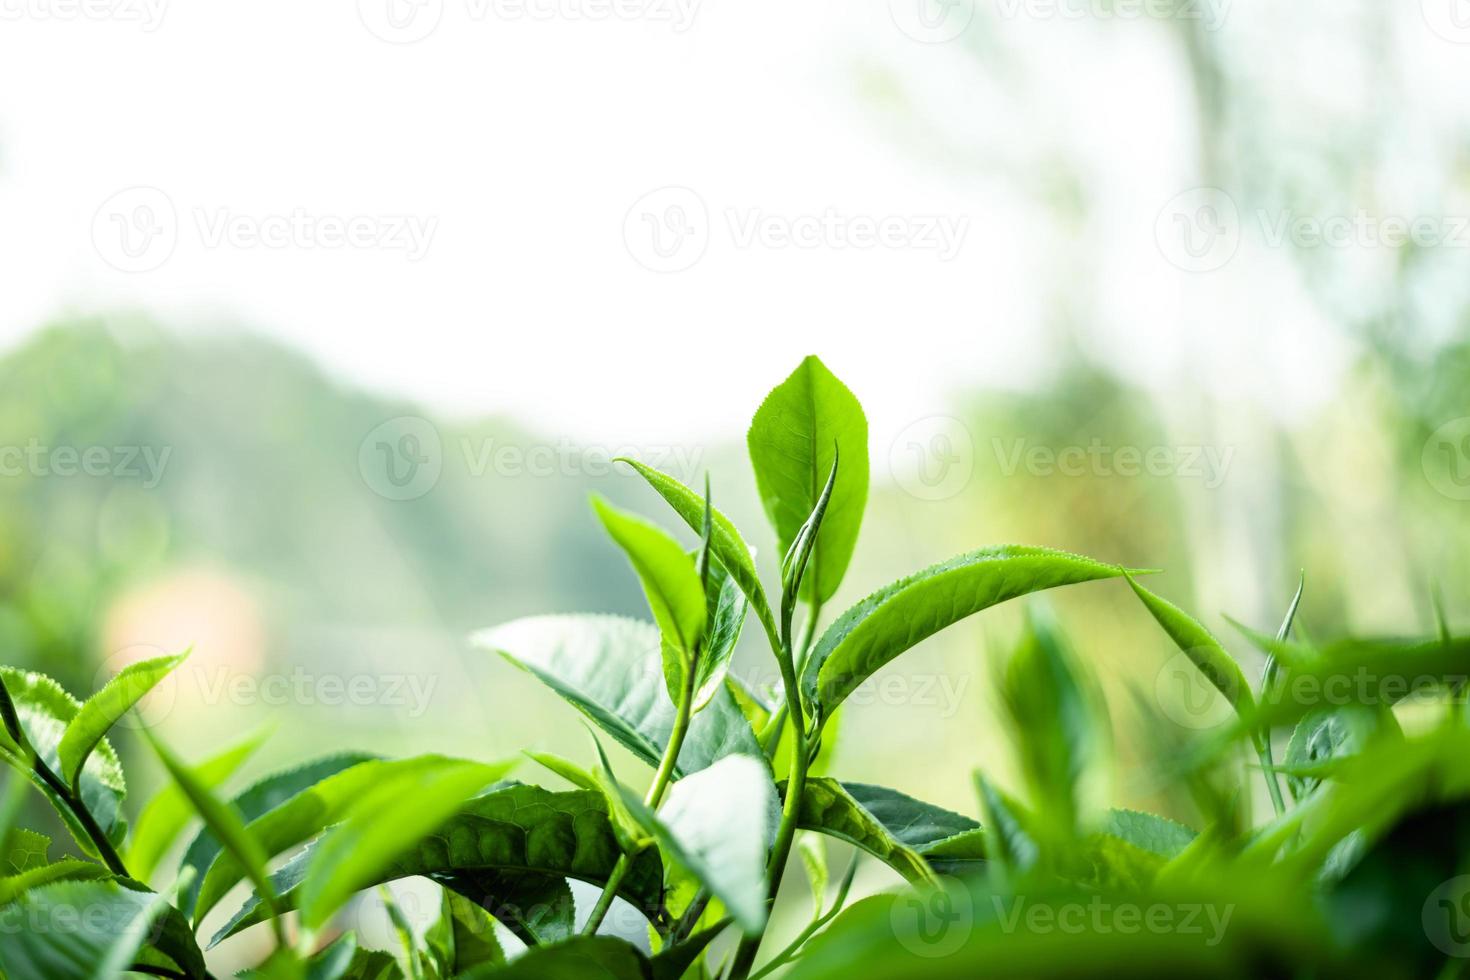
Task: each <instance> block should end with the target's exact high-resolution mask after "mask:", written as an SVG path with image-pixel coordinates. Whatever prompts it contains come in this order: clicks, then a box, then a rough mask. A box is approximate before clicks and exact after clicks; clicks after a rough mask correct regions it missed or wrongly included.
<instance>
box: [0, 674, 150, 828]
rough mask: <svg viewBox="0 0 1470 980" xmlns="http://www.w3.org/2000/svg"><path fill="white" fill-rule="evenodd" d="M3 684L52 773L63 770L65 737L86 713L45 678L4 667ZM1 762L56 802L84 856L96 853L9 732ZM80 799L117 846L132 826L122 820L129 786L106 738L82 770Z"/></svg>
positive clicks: (0, 744) (3, 736) (0, 741)
mask: <svg viewBox="0 0 1470 980" xmlns="http://www.w3.org/2000/svg"><path fill="white" fill-rule="evenodd" d="M0 681H3V683H4V687H5V689H6V690H7V691H8V692H9V700H10V701H11V704H12V705H13V707H14V709H15V712H16V718H17V720H18V722H19V724H20V725H21V727H22V729H23V730H24V731H25V734H26V738H27V739H28V740H29V741H30V743H31V746H32V748H34V749H35V750H36V752H37V754H38V755H39V756H40V757H41V759H42V760H43V761H45V763H46V765H47V766H49V767H50V768H51V770H52V772H59V771H60V769H61V757H60V754H59V749H60V746H61V739H62V737H63V736H64V735H65V733H66V728H67V726H68V725H69V724H71V722H72V719H74V718H75V717H76V716H77V712H78V711H80V710H81V705H80V704H79V703H78V702H77V700H76V699H75V698H73V697H72V696H71V695H70V694H67V693H66V691H64V690H62V688H61V685H59V684H57V683H56V682H55V681H54V680H52V679H51V678H49V677H47V676H45V675H44V674H36V673H31V672H29V671H20V670H15V669H13V668H10V667H0ZM0 749H3V750H4V751H0V758H3V759H4V760H5V761H7V762H9V763H10V764H11V765H13V766H14V767H15V768H16V769H17V770H19V771H21V772H22V773H24V774H25V776H26V778H28V779H29V780H30V781H31V782H32V783H33V784H35V786H36V788H37V789H39V790H40V791H41V792H42V794H44V795H45V796H46V798H47V799H48V800H49V801H50V802H51V805H52V806H53V807H54V808H55V809H56V811H57V812H58V813H59V814H60V815H61V818H62V820H63V821H64V822H65V823H66V826H67V829H68V830H69V831H71V835H72V837H73V838H75V840H76V842H77V846H78V847H80V848H81V849H82V850H83V852H84V853H86V854H89V855H94V856H95V855H96V849H95V847H94V846H93V844H92V839H91V837H89V836H88V834H87V832H86V831H85V830H84V829H83V828H82V827H81V825H80V824H78V822H77V820H76V817H75V816H74V815H73V814H72V812H71V810H70V808H68V807H67V806H66V804H65V803H63V802H62V801H61V798H60V797H58V796H57V795H56V792H55V791H54V790H53V789H52V788H51V787H50V786H49V785H47V784H46V782H45V780H43V779H42V778H41V777H40V776H39V775H37V774H36V772H35V770H34V769H32V768H31V766H30V764H29V762H27V761H26V760H24V759H21V758H20V756H19V749H18V747H17V746H16V745H15V743H14V741H13V740H11V738H10V736H9V735H8V734H7V733H4V732H0ZM79 784H80V789H81V799H82V802H83V803H84V804H85V805H86V807H87V810H88V811H89V812H90V813H91V814H92V818H93V819H94V820H96V821H97V825H98V826H99V827H101V828H102V832H103V833H104V834H106V835H107V837H108V839H109V840H111V841H112V842H113V843H117V842H118V841H120V840H121V839H122V837H123V836H124V835H125V833H126V830H127V822H126V820H124V819H123V816H122V801H123V798H124V797H125V796H126V795H127V782H126V781H125V780H124V779H123V771H122V766H121V764H120V763H119V762H118V759H117V753H116V752H114V751H113V749H112V746H111V745H110V744H108V742H107V740H106V739H105V738H104V739H102V740H101V741H100V742H99V743H98V745H97V748H96V749H95V750H94V751H93V752H92V754H91V756H90V758H88V759H87V761H86V763H85V764H84V765H83V766H82V773H81V779H80V780H79Z"/></svg>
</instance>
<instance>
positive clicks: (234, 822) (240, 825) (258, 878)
mask: <svg viewBox="0 0 1470 980" xmlns="http://www.w3.org/2000/svg"><path fill="white" fill-rule="evenodd" d="M144 736H145V737H146V738H147V740H148V743H149V744H150V745H151V746H152V747H153V751H154V753H155V754H157V756H158V758H159V761H161V762H162V763H163V765H164V768H165V769H167V770H168V773H169V776H171V777H172V778H173V781H174V783H175V784H176V785H177V786H178V787H179V789H180V791H182V792H183V794H184V796H185V797H187V798H188V800H189V802H190V803H191V804H192V805H193V807H194V809H195V810H196V811H198V813H199V817H200V819H202V820H203V821H204V824H205V826H207V827H208V828H209V829H210V831H211V832H212V833H213V834H214V836H215V837H216V838H217V839H218V840H219V842H220V844H221V845H223V847H224V849H225V850H226V851H227V852H229V854H230V855H231V856H232V857H233V858H234V859H235V860H236V861H238V862H239V864H240V867H241V869H242V870H243V871H244V874H245V876H246V877H248V878H249V879H250V882H251V884H253V885H254V886H255V888H256V890H257V891H258V892H259V893H260V895H261V897H262V900H263V901H264V902H265V903H266V904H267V905H271V904H272V903H274V901H275V898H276V896H275V892H274V890H273V889H272V888H271V884H270V878H269V876H268V875H267V874H266V863H267V862H268V861H269V860H270V855H269V854H268V853H267V852H266V850H265V849H264V848H263V847H261V845H260V841H258V840H257V839H256V838H255V836H254V835H253V834H252V833H250V831H248V830H246V829H245V821H244V818H242V817H241V816H240V811H239V810H236V809H235V808H234V807H232V806H230V805H229V804H228V803H224V802H222V801H221V800H219V799H218V798H217V797H215V795H214V793H213V792H212V791H211V790H209V789H208V788H207V787H206V786H205V785H204V784H203V783H202V782H201V781H200V780H199V777H198V776H196V775H195V774H194V771H193V770H192V769H190V768H189V767H188V766H186V765H185V764H184V763H183V761H182V760H180V759H179V758H178V757H177V756H176V755H174V754H173V752H172V751H171V750H170V749H169V748H168V747H167V746H165V745H164V744H163V743H162V742H160V741H159V740H158V739H157V737H155V736H154V735H153V734H152V733H150V732H148V731H147V730H144Z"/></svg>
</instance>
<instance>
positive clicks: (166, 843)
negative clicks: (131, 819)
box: [124, 731, 266, 881]
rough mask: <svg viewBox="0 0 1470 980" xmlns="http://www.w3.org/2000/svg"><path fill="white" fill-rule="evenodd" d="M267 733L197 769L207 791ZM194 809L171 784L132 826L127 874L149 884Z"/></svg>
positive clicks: (238, 764) (235, 767)
mask: <svg viewBox="0 0 1470 980" xmlns="http://www.w3.org/2000/svg"><path fill="white" fill-rule="evenodd" d="M265 738H266V733H265V732H264V731H261V732H256V733H255V734H253V735H250V736H249V737H247V738H245V739H244V740H243V741H240V742H237V743H236V744H234V745H231V746H230V747H229V748H227V749H225V750H224V751H223V752H220V753H219V754H217V755H215V756H213V757H211V758H209V759H206V760H204V761H203V762H201V763H199V765H197V766H194V767H193V769H194V773H195V775H197V776H198V777H199V781H200V782H201V783H202V784H203V785H204V786H205V788H207V789H210V790H213V789H217V788H218V787H219V786H220V785H222V784H223V783H224V782H225V780H227V779H229V778H230V777H231V776H232V775H234V774H235V772H236V770H238V769H239V768H240V767H241V766H242V765H244V764H245V761H246V760H247V759H249V758H250V756H252V755H254V754H255V750H256V749H258V748H260V745H261V743H262V742H264V741H265ZM194 816H195V813H194V808H193V807H191V806H190V805H189V800H188V798H187V797H186V796H185V795H184V793H183V791H182V790H180V789H179V787H178V786H177V785H174V784H169V785H168V786H165V787H164V788H163V789H161V790H159V791H158V793H157V794H155V795H154V797H153V799H151V800H149V801H148V805H147V806H146V807H144V808H143V812H142V813H141V814H140V815H139V816H138V822H137V823H136V824H135V825H134V826H133V834H132V840H131V841H130V843H129V847H128V851H127V856H126V857H125V858H124V863H125V864H126V865H127V866H128V871H129V872H130V873H131V874H132V876H133V877H134V878H137V879H138V880H139V881H147V880H148V879H149V878H151V877H152V876H153V872H154V871H155V870H156V869H157V868H158V862H159V861H161V860H163V855H164V854H165V853H166V852H167V851H168V849H169V847H170V846H171V845H172V844H173V842H174V841H175V840H177V839H178V836H179V835H180V834H182V833H183V832H184V828H185V827H187V826H188V825H189V821H190V820H192V819H194Z"/></svg>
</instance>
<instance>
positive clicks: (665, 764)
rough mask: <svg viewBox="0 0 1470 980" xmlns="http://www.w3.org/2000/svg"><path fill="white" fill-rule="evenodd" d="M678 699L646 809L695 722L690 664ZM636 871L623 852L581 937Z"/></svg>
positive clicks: (668, 777)
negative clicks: (631, 873)
mask: <svg viewBox="0 0 1470 980" xmlns="http://www.w3.org/2000/svg"><path fill="white" fill-rule="evenodd" d="M681 695H682V696H681V697H680V698H679V708H678V711H677V712H676V713H675V715H674V729H673V731H671V732H670V733H669V742H668V744H667V745H665V746H664V754H663V758H662V759H660V760H659V763H658V771H657V772H655V773H654V775H653V785H652V786H649V787H648V794H647V795H646V796H644V797H643V805H644V806H646V807H648V808H649V809H650V810H657V809H658V805H659V803H660V801H662V800H663V798H664V791H665V790H667V789H668V788H669V783H671V782H672V781H673V779H674V766H675V765H676V764H677V763H678V761H679V750H680V749H682V748H683V747H684V737H685V736H686V735H688V734H689V723H690V721H691V720H692V719H693V712H692V711H691V710H690V708H691V706H692V705H693V703H694V667H693V665H692V664H691V665H690V667H689V669H688V670H686V671H685V672H684V690H683V691H682V692H681ZM632 867H633V855H631V854H628V853H626V852H624V853H623V854H622V855H621V856H619V857H618V863H617V864H615V865H613V869H612V874H610V875H608V878H607V884H606V885H604V886H603V888H602V894H601V895H599V896H598V897H597V904H596V905H595V906H593V908H592V914H591V915H590V916H588V917H587V924H586V925H584V926H583V927H582V935H584V936H591V935H594V934H595V933H596V932H597V930H598V928H599V927H600V926H601V925H602V920H603V919H605V918H607V913H608V910H609V909H611V908H612V903H613V899H614V898H616V897H617V894H618V886H620V885H621V884H622V883H623V879H624V878H626V877H627V876H628V871H629V870H630V869H631V868H632Z"/></svg>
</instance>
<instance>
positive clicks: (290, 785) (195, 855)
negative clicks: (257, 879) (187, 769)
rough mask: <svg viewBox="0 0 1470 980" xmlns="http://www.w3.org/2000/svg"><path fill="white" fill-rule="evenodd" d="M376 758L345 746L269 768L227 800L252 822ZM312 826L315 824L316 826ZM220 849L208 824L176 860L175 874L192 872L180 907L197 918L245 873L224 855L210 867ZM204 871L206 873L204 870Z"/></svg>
mask: <svg viewBox="0 0 1470 980" xmlns="http://www.w3.org/2000/svg"><path fill="white" fill-rule="evenodd" d="M376 758H377V757H376V756H373V755H371V754H369V753H364V752H349V753H344V754H341V755H331V756H327V757H326V758H323V759H317V760H315V761H313V762H308V763H305V764H304V765H300V766H295V767H293V768H290V769H286V770H284V771H281V772H276V773H272V774H271V775H269V776H266V777H265V778H263V779H260V780H258V781H256V782H255V783H253V784H252V785H251V786H250V787H249V788H247V789H246V790H245V791H244V792H242V793H240V794H239V795H238V796H236V797H234V798H233V799H232V800H230V805H231V806H233V807H234V808H235V809H236V810H238V811H239V812H240V815H241V816H243V817H244V818H245V819H246V820H247V821H250V822H251V823H252V824H254V822H255V821H257V820H259V819H260V818H261V817H263V816H264V815H265V814H267V813H269V812H271V811H272V810H275V809H276V808H278V807H281V806H284V805H285V804H286V803H289V802H290V801H292V800H293V799H295V798H296V797H297V796H298V795H300V794H301V793H303V792H305V791H306V790H309V789H310V788H311V787H313V786H315V785H316V784H317V783H319V782H321V781H323V780H325V779H327V778H329V777H331V776H335V775H336V774H337V773H340V772H343V771H345V770H347V769H351V768H352V767H354V766H358V765H361V764H362V763H364V762H371V761H375V760H376ZM328 803H329V801H327V800H321V799H314V800H312V801H311V802H309V803H307V804H305V805H304V806H303V810H308V811H309V810H315V809H316V808H317V807H322V808H323V809H330V807H329V805H328ZM301 822H302V823H303V824H307V825H309V824H310V822H311V821H310V820H309V819H303V820H302V821H301ZM261 829H262V828H261V827H260V826H253V827H252V829H251V833H252V834H256V835H257V838H258V837H259V831H260V830H261ZM316 829H317V830H320V829H321V827H317V828H316ZM314 832H315V831H311V830H307V831H305V832H304V835H303V836H301V837H299V838H297V839H296V840H294V841H291V842H289V843H287V844H284V845H282V847H281V850H285V848H287V847H290V846H292V844H297V843H300V842H301V841H302V840H305V839H306V837H309V836H310V835H311V833H314ZM262 846H264V845H262ZM222 850H223V848H222V846H221V845H220V842H219V839H218V838H217V837H215V836H214V834H213V832H211V831H210V829H209V828H208V827H205V828H203V829H202V830H200V831H199V833H198V834H196V835H195V837H194V840H193V841H192V842H191V843H190V844H189V847H188V849H187V850H185V851H184V858H183V860H182V861H181V862H180V864H179V873H180V874H183V873H184V872H185V871H186V870H188V869H193V870H194V872H195V873H196V875H195V877H194V879H193V881H192V882H190V884H189V885H188V886H187V887H185V888H184V889H182V890H181V892H180V895H179V908H181V909H183V910H184V911H185V912H187V913H189V914H191V915H192V916H193V917H194V921H196V922H198V921H199V920H200V919H202V918H203V917H204V915H205V914H206V913H207V912H208V911H209V910H210V909H212V908H214V906H215V904H217V903H218V901H219V899H220V898H221V897H223V895H224V893H225V892H227V891H229V890H230V888H232V887H234V885H235V884H236V883H238V882H239V881H240V879H241V877H242V876H243V875H244V872H243V871H242V870H241V869H240V866H239V863H238V862H236V861H234V860H233V859H231V858H230V857H229V856H228V855H226V856H225V857H224V858H222V859H220V861H219V864H220V865H221V867H220V868H219V869H218V870H216V868H215V867H213V865H215V863H216V859H217V858H219V857H220V853H221V851H222ZM277 853H279V851H278V852H277ZM206 871H207V872H210V874H209V875H206V873H205V872H206ZM211 875H212V876H213V877H214V879H215V888H214V891H213V893H212V895H211V896H210V897H208V898H206V899H205V900H204V901H200V898H201V894H202V889H203V886H204V884H205V880H206V879H207V878H209V877H210V876H211Z"/></svg>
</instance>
